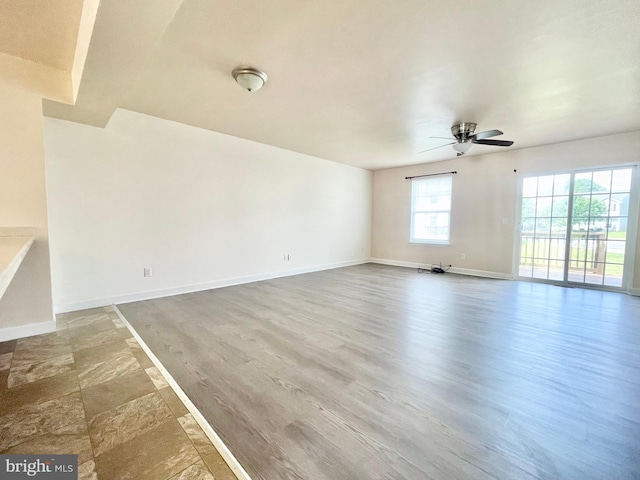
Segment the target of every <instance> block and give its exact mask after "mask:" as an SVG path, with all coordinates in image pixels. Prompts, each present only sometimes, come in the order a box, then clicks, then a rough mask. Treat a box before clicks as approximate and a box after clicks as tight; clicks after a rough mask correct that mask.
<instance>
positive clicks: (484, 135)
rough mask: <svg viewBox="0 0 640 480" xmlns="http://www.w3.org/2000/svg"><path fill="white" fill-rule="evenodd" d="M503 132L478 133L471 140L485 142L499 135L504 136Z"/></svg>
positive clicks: (488, 131)
mask: <svg viewBox="0 0 640 480" xmlns="http://www.w3.org/2000/svg"><path fill="white" fill-rule="evenodd" d="M502 133H503V132H501V131H500V130H487V131H486V132H478V133H476V134H475V135H471V138H475V139H476V140H483V139H485V138H490V137H497V136H498V135H502Z"/></svg>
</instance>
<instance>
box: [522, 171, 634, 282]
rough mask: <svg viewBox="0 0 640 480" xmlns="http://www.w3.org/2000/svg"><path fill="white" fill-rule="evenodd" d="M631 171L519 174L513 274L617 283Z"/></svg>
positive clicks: (621, 271)
mask: <svg viewBox="0 0 640 480" xmlns="http://www.w3.org/2000/svg"><path fill="white" fill-rule="evenodd" d="M632 175H633V169H632V168H629V167H623V168H612V169H598V170H591V171H579V172H578V171H576V172H571V173H563V174H557V175H542V176H535V177H525V178H524V179H523V183H522V198H521V200H522V203H521V206H522V207H521V212H520V214H521V215H520V218H521V224H520V232H519V233H520V234H519V245H518V247H519V265H518V275H519V276H520V277H523V278H535V279H540V280H549V281H554V282H563V283H578V284H588V285H596V286H598V285H599V286H603V287H614V288H615V287H622V286H623V281H624V269H625V264H628V262H625V260H626V256H627V255H629V254H631V252H630V251H628V250H629V249H628V248H627V240H628V237H627V231H628V227H629V206H630V202H631V185H632V181H631V180H632Z"/></svg>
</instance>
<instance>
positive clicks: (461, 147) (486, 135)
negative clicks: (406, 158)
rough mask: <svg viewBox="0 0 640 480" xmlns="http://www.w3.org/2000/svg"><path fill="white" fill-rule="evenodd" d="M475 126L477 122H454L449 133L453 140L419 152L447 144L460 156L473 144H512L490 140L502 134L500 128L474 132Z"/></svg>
mask: <svg viewBox="0 0 640 480" xmlns="http://www.w3.org/2000/svg"><path fill="white" fill-rule="evenodd" d="M477 126H478V125H477V124H475V123H470V122H467V123H465V122H462V123H456V124H455V125H453V126H452V127H451V134H452V135H453V137H454V141H453V142H451V143H446V144H444V145H440V146H439V147H434V148H430V149H428V150H423V151H422V152H420V153H424V152H428V151H430V150H435V149H436V148H441V147H446V146H448V145H453V149H454V150H455V151H456V152H457V156H458V157H460V156H462V155H464V154H465V153H467V152H468V151H469V150H471V147H473V145H474V144H477V145H491V146H494V147H510V146H511V145H513V142H512V141H511V140H491V137H497V136H498V135H502V132H501V131H500V130H487V131H486V132H479V133H475V132H476V128H477ZM432 138H442V137H432Z"/></svg>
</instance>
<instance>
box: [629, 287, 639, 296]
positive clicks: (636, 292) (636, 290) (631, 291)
mask: <svg viewBox="0 0 640 480" xmlns="http://www.w3.org/2000/svg"><path fill="white" fill-rule="evenodd" d="M629 295H633V296H634V297H640V288H630V289H629Z"/></svg>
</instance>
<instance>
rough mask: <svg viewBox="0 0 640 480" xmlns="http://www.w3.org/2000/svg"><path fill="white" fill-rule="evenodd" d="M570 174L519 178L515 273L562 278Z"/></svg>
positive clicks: (541, 277)
mask: <svg viewBox="0 0 640 480" xmlns="http://www.w3.org/2000/svg"><path fill="white" fill-rule="evenodd" d="M570 185H571V175H570V174H562V175H545V176H541V177H528V178H525V179H524V180H523V189H522V193H523V197H522V211H521V217H520V218H521V233H520V264H519V275H520V276H522V277H529V278H539V279H547V280H563V279H564V270H565V249H566V237H567V218H568V208H569V190H570Z"/></svg>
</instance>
